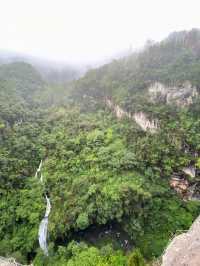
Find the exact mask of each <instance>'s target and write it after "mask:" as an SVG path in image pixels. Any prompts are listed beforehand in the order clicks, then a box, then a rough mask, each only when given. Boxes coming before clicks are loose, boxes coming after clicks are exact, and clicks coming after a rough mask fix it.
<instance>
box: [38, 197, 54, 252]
mask: <svg viewBox="0 0 200 266" xmlns="http://www.w3.org/2000/svg"><path fill="white" fill-rule="evenodd" d="M46 202H47V206H46V212H45V216H44V218H43V219H42V221H41V222H40V226H39V232H38V239H39V244H40V248H41V249H42V250H43V252H44V254H45V255H46V256H48V247H47V229H48V216H49V213H50V211H51V203H50V200H49V198H48V197H47V195H46Z"/></svg>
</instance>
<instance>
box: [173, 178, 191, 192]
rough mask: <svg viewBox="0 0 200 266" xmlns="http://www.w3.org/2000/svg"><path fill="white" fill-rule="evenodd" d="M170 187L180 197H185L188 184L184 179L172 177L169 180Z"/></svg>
mask: <svg viewBox="0 0 200 266" xmlns="http://www.w3.org/2000/svg"><path fill="white" fill-rule="evenodd" d="M170 187H171V188H173V189H174V190H175V191H176V192H177V193H178V194H179V195H181V196H182V197H187V194H188V188H189V182H188V181H187V180H186V179H184V178H178V177H175V176H173V177H172V178H171V179H170Z"/></svg>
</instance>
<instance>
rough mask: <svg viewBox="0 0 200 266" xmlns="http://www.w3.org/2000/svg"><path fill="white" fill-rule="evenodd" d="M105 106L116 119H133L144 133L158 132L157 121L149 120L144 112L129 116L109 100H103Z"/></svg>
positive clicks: (129, 114)
mask: <svg viewBox="0 0 200 266" xmlns="http://www.w3.org/2000/svg"><path fill="white" fill-rule="evenodd" d="M105 103H106V105H107V106H108V107H109V108H110V109H111V110H112V111H113V112H114V114H115V115H116V117H117V118H118V119H122V118H125V117H127V118H130V119H133V120H134V121H135V122H136V123H137V124H138V125H139V126H140V127H141V128H142V129H143V130H144V131H150V132H151V133H155V132H156V131H157V130H158V120H155V119H154V120H150V119H148V117H147V115H146V114H145V113H144V112H137V113H134V114H131V113H129V112H127V111H125V110H123V109H122V108H121V107H120V106H119V105H117V104H114V103H113V102H112V101H111V100H110V99H108V98H106V99H105Z"/></svg>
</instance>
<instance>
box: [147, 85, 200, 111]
mask: <svg viewBox="0 0 200 266" xmlns="http://www.w3.org/2000/svg"><path fill="white" fill-rule="evenodd" d="M148 93H149V96H150V100H151V101H152V102H154V103H157V102H161V103H165V104H175V105H177V106H180V107H181V106H188V105H191V104H192V103H193V101H194V99H195V98H196V97H197V96H198V92H197V89H196V88H195V87H192V85H191V83H190V82H188V81H187V82H185V83H183V84H182V86H180V87H176V86H173V87H167V86H165V85H164V84H162V83H160V82H156V83H154V84H153V85H151V86H150V87H149V89H148Z"/></svg>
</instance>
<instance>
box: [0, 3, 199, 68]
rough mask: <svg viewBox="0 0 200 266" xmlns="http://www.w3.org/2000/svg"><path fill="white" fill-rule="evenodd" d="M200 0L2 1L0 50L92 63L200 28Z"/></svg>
mask: <svg viewBox="0 0 200 266" xmlns="http://www.w3.org/2000/svg"><path fill="white" fill-rule="evenodd" d="M199 12H200V2H199V1H198V0H0V36H1V37H0V49H6V50H11V51H18V52H23V53H29V54H32V55H36V56H42V57H47V58H49V59H54V60H62V61H67V62H72V63H79V62H81V63H91V62H94V61H99V60H103V59H105V58H106V57H109V56H111V55H114V54H117V53H118V52H121V51H123V50H128V48H129V47H130V45H132V47H133V48H138V47H141V46H143V45H144V43H145V41H146V40H147V39H153V40H161V39H162V38H164V37H166V36H167V35H168V34H169V33H170V32H172V31H179V30H183V29H191V28H200V15H199Z"/></svg>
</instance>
